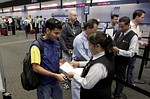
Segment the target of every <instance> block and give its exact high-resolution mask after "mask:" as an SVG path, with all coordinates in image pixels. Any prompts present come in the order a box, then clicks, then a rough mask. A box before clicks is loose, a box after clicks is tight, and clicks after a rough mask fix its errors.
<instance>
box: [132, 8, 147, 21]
mask: <svg viewBox="0 0 150 99" xmlns="http://www.w3.org/2000/svg"><path fill="white" fill-rule="evenodd" d="M143 13H144V14H145V13H146V12H145V11H143V10H141V9H138V10H135V11H134V13H133V19H135V18H136V16H139V17H140V16H141V15H142V14H143Z"/></svg>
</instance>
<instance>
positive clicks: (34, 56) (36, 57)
mask: <svg viewBox="0 0 150 99" xmlns="http://www.w3.org/2000/svg"><path fill="white" fill-rule="evenodd" d="M31 63H32V68H33V70H34V71H35V72H37V73H39V74H41V75H45V76H50V77H54V78H57V79H58V80H60V81H64V80H65V78H64V76H63V75H61V74H57V73H53V72H50V71H48V70H46V69H44V68H43V67H42V66H40V65H39V64H40V63H41V55H40V51H39V48H38V47H37V46H32V47H31Z"/></svg>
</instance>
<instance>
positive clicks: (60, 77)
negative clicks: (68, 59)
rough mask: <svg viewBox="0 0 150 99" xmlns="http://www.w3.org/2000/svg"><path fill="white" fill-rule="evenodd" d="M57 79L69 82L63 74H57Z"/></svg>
mask: <svg viewBox="0 0 150 99" xmlns="http://www.w3.org/2000/svg"><path fill="white" fill-rule="evenodd" d="M56 78H57V79H58V80H60V81H65V80H67V77H66V76H65V75H63V74H56Z"/></svg>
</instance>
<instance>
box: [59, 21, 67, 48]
mask: <svg viewBox="0 0 150 99" xmlns="http://www.w3.org/2000/svg"><path fill="white" fill-rule="evenodd" d="M66 37H67V29H66V26H65V24H64V25H63V27H62V30H61V34H60V44H61V47H62V49H63V50H64V51H68V48H67V47H66Z"/></svg>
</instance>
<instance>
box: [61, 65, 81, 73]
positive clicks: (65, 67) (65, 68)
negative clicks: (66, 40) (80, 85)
mask: <svg viewBox="0 0 150 99" xmlns="http://www.w3.org/2000/svg"><path fill="white" fill-rule="evenodd" d="M59 68H60V69H61V70H63V71H64V72H65V73H68V72H74V73H76V74H78V75H81V73H82V71H83V68H73V67H72V66H71V65H70V64H69V63H68V62H65V63H64V64H63V65H62V66H60V67H59Z"/></svg>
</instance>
